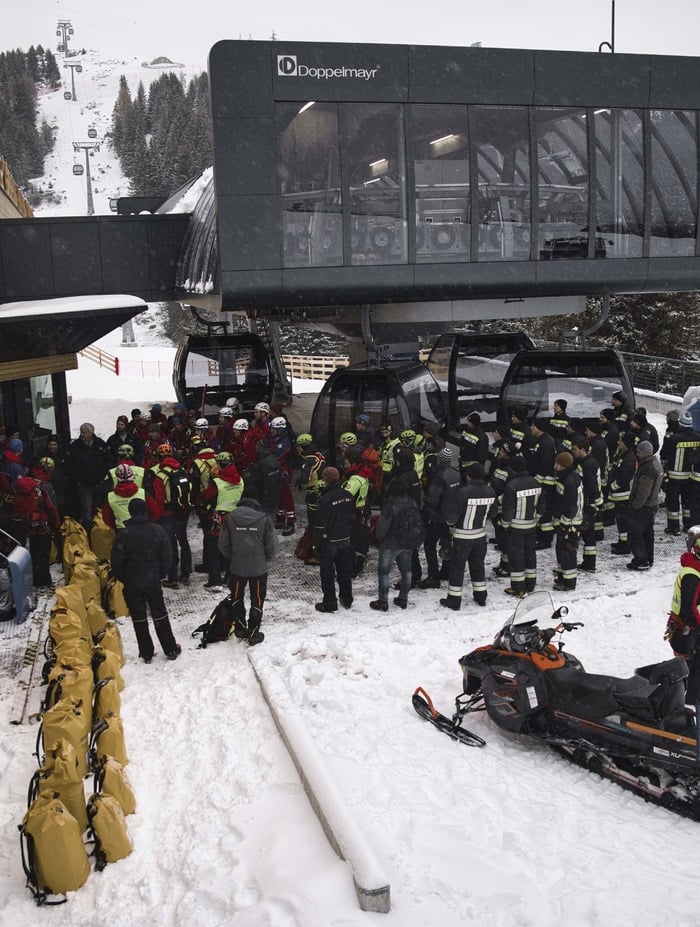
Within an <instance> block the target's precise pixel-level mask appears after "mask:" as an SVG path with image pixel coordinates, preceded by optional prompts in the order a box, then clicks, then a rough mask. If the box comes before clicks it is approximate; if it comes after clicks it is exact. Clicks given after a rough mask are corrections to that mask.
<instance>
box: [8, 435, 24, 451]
mask: <svg viewBox="0 0 700 927" xmlns="http://www.w3.org/2000/svg"><path fill="white" fill-rule="evenodd" d="M7 449H8V450H9V451H12V453H13V454H21V453H22V451H23V450H24V445H23V444H22V441H21V439H20V438H10V440H9V441H8V442H7Z"/></svg>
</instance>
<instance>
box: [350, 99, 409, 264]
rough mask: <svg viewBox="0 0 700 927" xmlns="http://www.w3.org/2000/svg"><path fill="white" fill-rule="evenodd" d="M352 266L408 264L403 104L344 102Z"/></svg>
mask: <svg viewBox="0 0 700 927" xmlns="http://www.w3.org/2000/svg"><path fill="white" fill-rule="evenodd" d="M341 118H342V126H343V180H344V182H345V184H347V186H346V187H345V189H346V190H347V195H348V198H349V211H350V252H351V263H352V264H405V263H406V261H407V260H408V254H407V247H406V245H407V240H406V233H407V223H406V153H405V146H404V127H403V107H402V106H400V105H399V104H398V103H344V104H341Z"/></svg>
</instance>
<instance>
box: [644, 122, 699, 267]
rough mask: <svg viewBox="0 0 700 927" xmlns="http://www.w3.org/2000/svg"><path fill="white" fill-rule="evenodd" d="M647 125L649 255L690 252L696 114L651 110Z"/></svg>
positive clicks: (692, 251) (694, 205)
mask: <svg viewBox="0 0 700 927" xmlns="http://www.w3.org/2000/svg"><path fill="white" fill-rule="evenodd" d="M650 124H651V241H650V255H651V257H671V256H674V255H684V254H685V255H693V254H695V236H696V234H697V211H698V127H697V113H695V112H688V111H686V110H652V111H651V114H650Z"/></svg>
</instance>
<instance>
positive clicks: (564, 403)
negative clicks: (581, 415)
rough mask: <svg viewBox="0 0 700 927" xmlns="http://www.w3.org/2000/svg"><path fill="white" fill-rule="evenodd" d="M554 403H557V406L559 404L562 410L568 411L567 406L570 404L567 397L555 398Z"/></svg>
mask: <svg viewBox="0 0 700 927" xmlns="http://www.w3.org/2000/svg"><path fill="white" fill-rule="evenodd" d="M554 404H555V405H556V406H559V408H560V409H561V410H562V411H564V412H566V407H567V405H568V403H567V401H566V399H555V400H554Z"/></svg>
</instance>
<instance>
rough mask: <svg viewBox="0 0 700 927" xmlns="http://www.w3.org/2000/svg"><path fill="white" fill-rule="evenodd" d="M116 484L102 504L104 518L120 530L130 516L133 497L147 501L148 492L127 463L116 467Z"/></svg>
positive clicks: (110, 525)
mask: <svg viewBox="0 0 700 927" xmlns="http://www.w3.org/2000/svg"><path fill="white" fill-rule="evenodd" d="M114 475H115V477H116V480H117V482H116V485H115V487H114V489H113V490H112V491H111V492H109V493H108V494H107V501H106V502H105V503H104V505H103V506H102V518H103V520H104V523H105V524H106V525H109V527H110V528H116V530H120V529H121V528H123V527H124V526H125V525H126V523H127V521H128V520H129V518H130V517H131V516H130V515H129V503H130V502H131V500H132V499H143V500H144V502H145V501H146V492H145V490H144V489H143V487H142V486H138V485H137V484H136V482H135V480H134V472H133V469H132V468H131V466H130V465H129V464H127V463H119V464H117V466H116V467H115V468H114Z"/></svg>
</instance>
